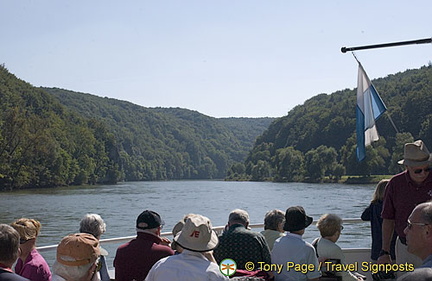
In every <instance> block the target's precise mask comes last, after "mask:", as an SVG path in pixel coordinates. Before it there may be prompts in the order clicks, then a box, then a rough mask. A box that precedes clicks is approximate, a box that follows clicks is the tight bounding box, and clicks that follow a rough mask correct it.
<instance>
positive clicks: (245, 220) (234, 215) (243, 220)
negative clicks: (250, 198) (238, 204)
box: [228, 209, 249, 228]
mask: <svg viewBox="0 0 432 281" xmlns="http://www.w3.org/2000/svg"><path fill="white" fill-rule="evenodd" d="M233 224H242V225H244V227H246V228H247V227H248V226H249V214H248V213H247V212H246V211H245V210H241V209H235V210H232V211H231V213H230V214H229V217H228V225H233Z"/></svg>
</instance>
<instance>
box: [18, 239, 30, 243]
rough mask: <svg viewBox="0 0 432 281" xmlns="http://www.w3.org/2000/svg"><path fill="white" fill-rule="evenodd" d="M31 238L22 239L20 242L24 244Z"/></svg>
mask: <svg viewBox="0 0 432 281" xmlns="http://www.w3.org/2000/svg"><path fill="white" fill-rule="evenodd" d="M29 240H30V239H28V240H26V239H20V244H24V243H26V242H27V241H29Z"/></svg>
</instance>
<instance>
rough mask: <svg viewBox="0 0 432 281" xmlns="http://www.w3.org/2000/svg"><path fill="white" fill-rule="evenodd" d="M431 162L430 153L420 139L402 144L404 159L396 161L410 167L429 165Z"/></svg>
mask: <svg viewBox="0 0 432 281" xmlns="http://www.w3.org/2000/svg"><path fill="white" fill-rule="evenodd" d="M431 163H432V154H430V152H429V150H428V149H427V147H426V145H425V144H424V143H423V141H422V140H416V141H415V142H413V143H406V144H405V146H404V159H402V160H400V161H398V164H401V165H406V166H412V167H415V166H424V165H427V164H429V165H430V164H431Z"/></svg>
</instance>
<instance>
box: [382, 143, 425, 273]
mask: <svg viewBox="0 0 432 281" xmlns="http://www.w3.org/2000/svg"><path fill="white" fill-rule="evenodd" d="M398 163H399V164H402V165H405V169H406V170H405V171H404V172H402V173H400V174H397V175H395V176H393V178H392V179H391V180H390V182H389V183H388V185H387V188H386V191H385V195H384V205H383V211H382V213H381V216H382V218H383V225H382V249H381V251H380V254H379V258H378V263H391V262H392V260H391V257H390V244H391V239H392V236H393V232H394V231H396V234H397V235H398V239H397V241H396V261H397V263H399V264H402V263H410V264H414V266H415V267H418V266H420V265H421V264H422V261H421V259H420V258H419V257H417V256H415V255H413V254H410V253H408V251H407V243H406V236H405V233H404V229H405V227H406V225H407V220H408V217H409V215H410V214H411V212H412V210H413V209H414V208H415V206H416V205H418V204H420V203H423V202H426V201H428V200H430V199H431V198H432V175H431V173H430V165H431V163H432V155H431V154H430V153H429V150H428V149H427V147H426V145H425V144H424V143H423V141H421V140H417V141H415V142H414V143H406V144H405V147H404V159H403V160H401V161H399V162H398Z"/></svg>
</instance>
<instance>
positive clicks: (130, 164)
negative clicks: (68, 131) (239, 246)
mask: <svg viewBox="0 0 432 281" xmlns="http://www.w3.org/2000/svg"><path fill="white" fill-rule="evenodd" d="M44 90H45V91H46V92H48V93H50V94H52V95H53V96H55V97H56V98H57V99H58V100H59V101H60V102H61V103H62V104H63V105H64V106H66V107H68V108H69V109H70V110H73V111H74V112H76V113H78V114H80V115H82V116H85V117H87V118H94V119H97V120H99V121H100V122H102V123H104V124H106V126H107V127H108V128H110V131H111V132H112V133H113V134H114V135H115V137H116V140H117V143H118V145H119V150H120V155H121V158H122V163H123V171H124V179H125V180H128V181H132V180H165V179H212V178H224V177H225V175H226V171H227V169H228V167H229V166H230V165H231V164H232V163H233V162H238V161H244V159H245V158H246V156H247V153H248V151H249V150H250V148H252V146H253V143H254V140H255V138H256V137H257V136H258V135H259V134H261V133H262V131H263V130H264V129H265V128H267V126H268V125H269V124H270V122H271V121H272V120H273V119H272V118H256V119H254V118H247V119H238V120H239V121H238V122H237V118H228V119H224V120H219V119H216V118H213V117H209V116H206V115H203V114H201V113H198V112H196V111H191V110H187V109H180V108H145V107H142V106H138V105H135V104H132V103H130V102H126V101H120V100H116V99H111V98H101V97H97V96H94V95H90V94H84V93H76V92H72V91H67V90H62V89H57V88H44ZM229 122H231V125H230V126H228V125H226V124H227V123H229ZM240 122H241V123H240ZM235 123H238V124H237V126H236V125H235ZM244 123H248V124H249V127H246V126H243V125H244ZM240 128H242V129H241V130H240ZM246 128H247V129H246ZM239 132H240V133H239ZM242 134H244V135H245V136H243V137H241V135H242Z"/></svg>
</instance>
